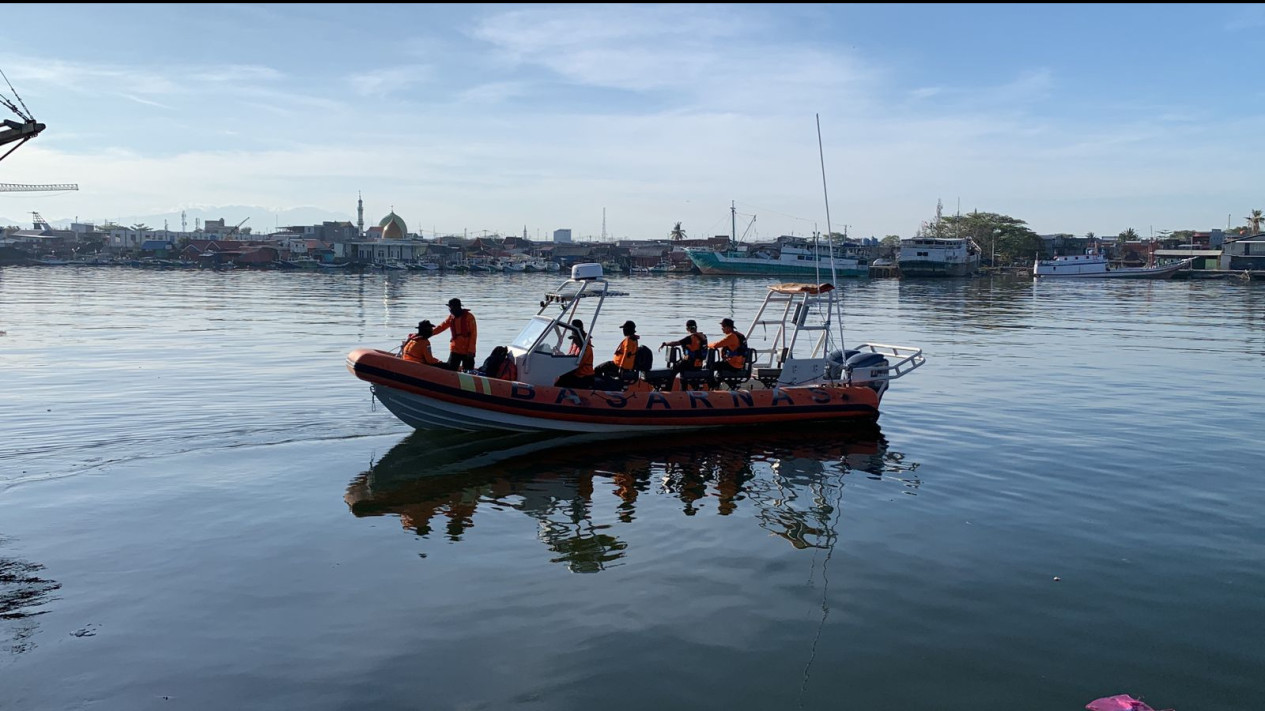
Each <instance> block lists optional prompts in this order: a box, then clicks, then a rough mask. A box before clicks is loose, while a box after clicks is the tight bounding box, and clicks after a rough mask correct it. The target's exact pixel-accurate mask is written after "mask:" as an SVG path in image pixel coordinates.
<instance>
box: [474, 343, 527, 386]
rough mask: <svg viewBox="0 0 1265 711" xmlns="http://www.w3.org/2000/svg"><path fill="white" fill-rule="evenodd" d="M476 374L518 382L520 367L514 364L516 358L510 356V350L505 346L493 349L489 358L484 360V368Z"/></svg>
mask: <svg viewBox="0 0 1265 711" xmlns="http://www.w3.org/2000/svg"><path fill="white" fill-rule="evenodd" d="M475 372H476V373H479V374H481V375H485V376H487V377H489V378H499V379H500V380H518V365H517V364H516V363H514V356H512V355H510V350H509V349H508V348H506V347H505V346H497V347H496V348H493V349H492V352H491V353H489V354H488V357H487V358H484V359H483V366H482V367H480V368H479V369H478V370H476V371H475Z"/></svg>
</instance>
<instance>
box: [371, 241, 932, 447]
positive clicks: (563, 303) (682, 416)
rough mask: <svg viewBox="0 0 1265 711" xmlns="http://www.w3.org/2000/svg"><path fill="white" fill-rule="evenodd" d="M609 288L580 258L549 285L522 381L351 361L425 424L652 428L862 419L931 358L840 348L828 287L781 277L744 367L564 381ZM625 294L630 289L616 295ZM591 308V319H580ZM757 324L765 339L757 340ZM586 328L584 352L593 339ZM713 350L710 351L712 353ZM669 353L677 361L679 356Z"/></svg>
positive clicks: (527, 329) (378, 360)
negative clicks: (577, 340)
mask: <svg viewBox="0 0 1265 711" xmlns="http://www.w3.org/2000/svg"><path fill="white" fill-rule="evenodd" d="M615 295H617V292H613V291H611V289H610V284H609V283H608V282H607V280H606V279H605V277H604V275H603V272H602V267H601V265H600V264H577V265H575V266H574V267H572V269H571V278H570V279H567V280H566V281H564V282H562V283H561V284H560V285H558V286H557V287H556V288H554V289H551V290H549V291H548V292H547V293H546V294H545V295H544V299H543V300H541V301H540V307H539V310H538V311H537V312H536V314H535V315H534V316H532V317H531V318H530V319H529V320H528V322H527V324H526V325H525V326H524V327H523V329H522V331H521V332H520V333H519V334H518V336H517V337H516V338H515V339H514V341H513V342H512V343H511V344H510V345H509V346H508V352H509V355H510V357H512V358H513V360H514V364H515V366H516V367H517V371H518V375H517V379H516V380H514V381H509V380H500V379H497V378H492V377H487V376H485V375H481V374H479V373H466V372H454V371H450V370H446V369H444V368H441V367H436V366H429V365H423V364H421V363H417V362H413V361H407V360H404V359H403V358H400V357H399V356H397V355H396V354H394V353H390V352H387V351H383V350H378V349H368V348H362V349H358V350H355V351H352V352H351V353H350V354H349V355H348V357H347V368H348V369H349V370H350V371H351V372H352V374H354V375H355V376H356V377H357V378H360V379H361V380H364V381H366V382H368V383H370V385H371V389H372V392H373V394H374V396H375V397H376V398H377V400H378V401H379V402H381V403H382V404H383V405H385V406H386V408H387V409H388V410H390V411H391V413H392V414H394V415H395V416H396V417H398V418H399V419H400V420H401V421H403V422H405V423H407V424H408V425H410V426H412V427H415V428H417V429H459V430H509V431H554V432H655V431H681V430H687V429H706V428H715V427H727V426H736V425H764V426H767V425H776V424H804V423H809V422H832V421H833V422H844V421H853V422H865V421H871V422H872V421H874V420H876V419H877V418H878V415H879V403H880V401H881V400H882V398H883V395H884V393H886V392H887V389H888V386H889V383H890V382H891V381H892V380H895V379H897V378H900V377H903V376H904V375H906V374H908V373H909V372H911V371H912V370H914V369H915V368H917V367H919V366H920V365H922V364H923V362H924V360H925V359H924V357H923V354H922V351H921V349H918V348H912V347H907V346H890V345H884V344H876V343H860V344H857V345H852V346H850V347H846V348H845V346H844V344H843V334H842V323H843V314H842V306H841V304H840V301H839V300H838V299H837V298H836V294H835V290H834V287H833V286H832V285H831V284H829V283H817V284H804V283H777V284H772V285H770V286H769V287H768V293H767V295H766V297H765V300H764V302H763V304H762V305H761V307H760V309H759V310H758V311H757V313H756V314H755V316H754V318H753V319H752V320H751V321H750V323H749V326H748V327H747V329H746V331H745V333H746V334H748V335H749V336H751V338H749V339H748V340H747V343H746V349H747V353H746V356H747V357H746V360H745V366H744V368H743V369H742V370H740V371H738V372H735V373H726V374H724V375H722V376H720V377H705V376H704V375H703V374H702V373H698V372H693V373H692V372H691V371H686V372H684V373H682V377H680V378H677V377H674V375H675V374H674V373H673V372H672V371H671V370H651V369H649V367H648V366H647V368H646V369H643V370H638V371H634V377H631V378H621V379H620V380H619V381H618V382H605V383H599V384H598V386H597V387H596V388H593V389H580V388H570V387H557V386H555V385H554V383H555V382H556V381H557V379H558V377H559V376H560V375H562V374H564V373H567V372H569V371H571V370H573V369H574V368H576V367H577V365H578V364H579V359H580V357H579V356H578V355H570V354H568V353H566V352H565V349H566V348H567V343H568V341H569V337H570V336H571V335H572V334H573V333H575V332H574V331H573V330H572V329H571V327H570V326H569V324H571V323H572V321H573V320H574V319H577V318H581V319H582V320H583V321H584V322H585V323H587V324H588V325H589V334H592V333H595V332H599V331H598V329H597V327H596V323H597V321H598V319H599V317H600V315H601V311H602V304H603V303H604V301H605V299H606V298H607V297H608V296H615ZM618 295H624V294H618ZM585 316H587V318H584V317H585ZM757 327H759V328H758V331H759V335H758V336H757V333H756V332H757ZM590 346H591V344H590V336H589V335H585V336H583V345H582V346H581V349H580V352H583V348H586V347H590ZM716 356H717V354H716V353H714V352H713V353H710V354H709V357H716ZM671 360H672V358H671V357H670V358H669V362H671Z"/></svg>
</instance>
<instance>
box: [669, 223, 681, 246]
mask: <svg viewBox="0 0 1265 711" xmlns="http://www.w3.org/2000/svg"><path fill="white" fill-rule="evenodd" d="M668 234H669V235H670V236H671V237H672V241H673V242H680V241H681V240H683V239H685V230H683V229H681V223H680V222H678V223H676V227H673V228H672V231H671V232H669V233H668Z"/></svg>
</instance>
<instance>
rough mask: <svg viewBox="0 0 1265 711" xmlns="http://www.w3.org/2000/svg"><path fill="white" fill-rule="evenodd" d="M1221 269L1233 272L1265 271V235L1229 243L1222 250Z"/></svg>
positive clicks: (1243, 238)
mask: <svg viewBox="0 0 1265 711" xmlns="http://www.w3.org/2000/svg"><path fill="white" fill-rule="evenodd" d="M1221 268H1222V269H1229V270H1233V271H1241V270H1251V271H1260V270H1265V234H1255V235H1252V236H1251V237H1241V238H1239V239H1234V240H1229V241H1227V242H1226V243H1225V245H1224V246H1223V247H1222V249H1221Z"/></svg>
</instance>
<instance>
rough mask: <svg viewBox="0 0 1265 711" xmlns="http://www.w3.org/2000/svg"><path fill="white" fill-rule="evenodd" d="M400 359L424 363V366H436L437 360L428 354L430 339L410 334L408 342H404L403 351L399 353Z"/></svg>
mask: <svg viewBox="0 0 1265 711" xmlns="http://www.w3.org/2000/svg"><path fill="white" fill-rule="evenodd" d="M400 357H401V358H403V359H404V360H411V361H415V362H417V363H425V364H426V365H437V364H438V363H439V359H438V358H436V357H435V356H434V354H432V353H431V352H430V339H429V338H422V337H421V336H419V335H417V334H415V333H410V334H409V337H408V340H407V341H405V342H404V350H403V352H401V353H400Z"/></svg>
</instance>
